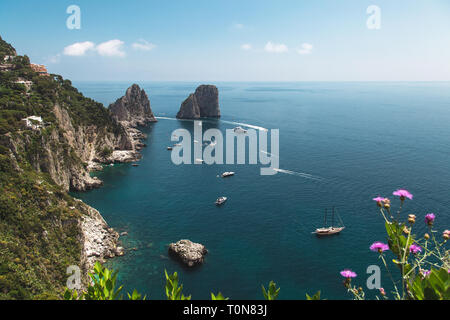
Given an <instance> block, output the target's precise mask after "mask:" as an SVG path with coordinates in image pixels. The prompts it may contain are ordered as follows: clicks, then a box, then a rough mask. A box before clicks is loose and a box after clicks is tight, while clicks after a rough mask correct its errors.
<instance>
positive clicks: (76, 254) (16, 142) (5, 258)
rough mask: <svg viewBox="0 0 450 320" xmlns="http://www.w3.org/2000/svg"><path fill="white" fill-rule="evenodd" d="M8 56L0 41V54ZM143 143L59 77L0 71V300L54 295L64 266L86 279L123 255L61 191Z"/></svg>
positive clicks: (103, 226)
mask: <svg viewBox="0 0 450 320" xmlns="http://www.w3.org/2000/svg"><path fill="white" fill-rule="evenodd" d="M4 48H6V49H4ZM5 50H6V51H5ZM12 50H14V49H13V48H12V46H10V45H9V44H7V43H5V42H4V41H3V40H2V39H1V38H0V54H2V53H3V54H5V52H6V53H10V52H14V51H12ZM18 79H23V80H24V81H27V82H29V83H30V86H29V88H25V87H24V86H23V85H20V84H17V80H18ZM141 98H142V99H143V96H142V94H141ZM29 118H32V119H33V121H35V122H37V123H31V124H30V123H29V121H23V120H26V119H29ZM144 138H145V135H143V134H142V133H141V132H140V131H138V130H137V129H133V128H128V127H125V126H123V125H122V124H121V123H118V122H117V121H116V120H115V119H113V118H112V116H111V115H110V113H109V111H108V110H107V109H106V108H104V106H103V105H101V104H100V103H97V102H95V101H93V100H92V99H89V98H86V97H84V96H83V95H82V94H81V93H80V92H78V90H77V89H76V88H74V87H73V86H72V84H71V82H70V81H69V80H65V79H63V78H62V77H61V76H58V75H49V76H40V75H38V74H37V73H36V72H34V71H33V70H32V69H31V67H30V61H29V59H28V58H27V57H26V56H17V57H14V59H13V60H12V61H11V68H7V69H1V70H0V190H1V192H0V257H1V259H0V300H2V299H31V298H36V297H38V298H39V297H40V298H48V297H51V298H55V295H56V296H58V295H59V294H61V290H62V289H63V287H64V286H65V284H66V280H67V274H66V269H67V267H69V266H71V265H76V266H78V267H80V268H81V270H82V271H84V273H83V277H84V281H87V276H86V272H87V271H90V270H91V268H92V266H93V264H94V263H95V261H98V260H100V261H103V260H104V259H107V258H111V257H113V256H116V255H122V254H123V249H122V248H120V247H117V241H118V238H119V236H118V234H117V232H115V231H114V230H113V229H111V228H110V227H109V226H108V225H107V223H106V222H105V221H104V220H103V218H102V217H101V215H100V213H99V212H98V211H97V210H95V209H94V208H92V207H89V206H88V205H86V204H84V203H83V202H82V201H81V200H76V199H74V198H72V197H71V196H70V195H69V194H68V193H67V191H68V190H70V189H72V190H87V189H90V188H93V187H97V186H99V185H101V181H100V180H99V179H97V178H93V177H91V176H90V175H89V170H90V169H91V168H93V167H98V166H99V164H101V163H111V162H117V161H134V160H136V159H138V158H139V157H140V155H139V152H138V150H139V148H141V147H142V145H143V144H142V142H141V139H144Z"/></svg>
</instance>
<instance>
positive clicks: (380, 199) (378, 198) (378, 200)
mask: <svg viewBox="0 0 450 320" xmlns="http://www.w3.org/2000/svg"><path fill="white" fill-rule="evenodd" d="M384 199H386V198H383V197H376V198H373V199H372V200H373V201H376V202H383V201H384Z"/></svg>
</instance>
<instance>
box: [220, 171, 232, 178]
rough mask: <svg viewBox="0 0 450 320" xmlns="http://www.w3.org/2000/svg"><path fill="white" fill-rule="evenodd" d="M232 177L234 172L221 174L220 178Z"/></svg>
mask: <svg viewBox="0 0 450 320" xmlns="http://www.w3.org/2000/svg"><path fill="white" fill-rule="evenodd" d="M231 176H234V172H228V171H227V172H224V173H222V178H227V177H231Z"/></svg>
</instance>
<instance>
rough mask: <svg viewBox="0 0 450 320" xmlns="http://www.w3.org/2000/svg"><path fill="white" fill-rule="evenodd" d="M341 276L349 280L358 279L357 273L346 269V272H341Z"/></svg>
mask: <svg viewBox="0 0 450 320" xmlns="http://www.w3.org/2000/svg"><path fill="white" fill-rule="evenodd" d="M341 276H343V277H344V278H347V279H350V278H356V273H355V272H353V271H352V270H349V269H345V270H342V271H341Z"/></svg>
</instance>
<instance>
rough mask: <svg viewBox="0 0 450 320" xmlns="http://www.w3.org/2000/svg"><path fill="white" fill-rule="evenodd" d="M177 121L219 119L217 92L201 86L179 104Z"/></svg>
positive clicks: (206, 86) (210, 86)
mask: <svg viewBox="0 0 450 320" xmlns="http://www.w3.org/2000/svg"><path fill="white" fill-rule="evenodd" d="M177 118H178V119H199V118H220V107H219V90H218V89H217V87H216V86H213V85H201V86H199V87H198V88H197V89H196V90H195V93H193V94H190V95H189V97H188V98H187V99H186V100H185V101H184V102H183V103H182V104H181V107H180V111H179V112H178V114H177Z"/></svg>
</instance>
